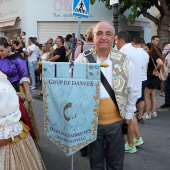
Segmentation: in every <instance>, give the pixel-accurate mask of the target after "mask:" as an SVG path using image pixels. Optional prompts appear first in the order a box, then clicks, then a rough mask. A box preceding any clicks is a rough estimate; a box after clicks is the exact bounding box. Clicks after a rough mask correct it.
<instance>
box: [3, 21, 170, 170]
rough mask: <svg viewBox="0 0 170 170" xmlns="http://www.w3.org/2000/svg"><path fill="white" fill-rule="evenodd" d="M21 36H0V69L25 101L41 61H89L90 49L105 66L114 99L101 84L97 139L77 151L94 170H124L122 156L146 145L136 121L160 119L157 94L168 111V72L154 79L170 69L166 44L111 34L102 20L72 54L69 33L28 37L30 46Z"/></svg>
mask: <svg viewBox="0 0 170 170" xmlns="http://www.w3.org/2000/svg"><path fill="white" fill-rule="evenodd" d="M25 34H26V33H25V32H22V33H21V36H20V37H17V38H16V40H13V41H10V40H9V39H8V38H7V37H3V38H0V71H1V72H3V73H5V74H6V75H7V78H8V80H9V81H10V83H11V84H12V85H13V87H14V88H15V90H16V91H17V92H19V91H20V86H21V85H22V87H23V89H24V93H25V99H26V100H27V102H31V100H32V97H31V93H30V90H34V89H35V88H36V83H37V79H38V80H41V71H42V70H41V69H42V68H41V61H42V60H44V61H49V62H73V61H75V62H80V63H86V62H91V61H90V60H89V59H88V57H87V56H88V55H87V54H85V51H87V50H89V51H90V52H91V53H90V54H91V55H92V56H93V57H94V61H95V62H97V63H107V64H108V67H107V68H101V71H102V73H103V75H104V77H105V78H106V80H107V84H108V85H109V86H110V87H111V88H112V91H114V97H115V99H116V100H112V97H111V94H110V92H109V90H108V89H107V88H106V87H105V85H104V83H103V82H102V81H101V84H100V103H99V113H98V130H97V140H96V141H94V142H93V143H91V144H90V145H89V146H88V147H85V148H84V149H82V150H81V152H82V156H87V155H88V153H89V157H90V167H91V169H92V170H94V169H104V167H105V166H106V169H108V170H113V169H117V170H123V159H124V153H125V152H129V153H135V152H137V148H136V147H137V146H139V145H142V144H143V143H144V140H143V139H142V137H141V136H140V132H139V129H138V123H140V124H144V121H145V120H146V119H151V118H153V117H157V116H158V114H157V112H156V105H157V104H156V90H160V95H161V96H163V97H165V103H164V105H162V106H161V108H166V107H170V70H169V74H168V77H167V78H166V80H165V81H164V82H163V81H162V82H161V80H160V79H159V77H158V74H159V70H160V68H161V67H162V66H163V65H166V66H168V67H169V69H170V57H169V54H170V43H168V42H167V43H164V44H163V47H162V49H160V48H159V47H158V43H159V37H158V36H153V37H151V42H149V43H145V42H144V40H143V39H142V38H141V37H135V38H134V39H133V40H131V36H130V34H129V33H128V31H120V32H118V33H116V34H115V32H114V27H113V26H112V25H111V24H110V23H108V22H106V21H102V22H99V23H98V24H96V25H95V26H91V27H90V28H89V29H88V30H87V32H86V36H85V37H84V36H83V35H82V34H81V36H80V37H81V39H80V40H77V41H76V48H75V53H73V54H74V55H73V54H72V35H71V34H68V35H66V37H65V38H63V37H62V36H57V37H56V39H55V41H54V42H53V39H52V38H49V39H48V40H47V41H46V42H44V43H43V44H39V43H38V42H37V38H36V37H29V38H28V46H27V45H25V43H26V40H25ZM26 47H27V48H26ZM29 76H30V77H29ZM136 111H137V114H136V115H135V114H134V113H135V112H136ZM106 115H107V116H106ZM124 120H125V121H126V124H127V125H128V133H127V142H126V143H125V138H124V134H123V133H122V125H123V122H124ZM0 141H1V139H0ZM87 148H89V150H88V149H87Z"/></svg>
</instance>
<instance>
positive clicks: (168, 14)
mask: <svg viewBox="0 0 170 170" xmlns="http://www.w3.org/2000/svg"><path fill="white" fill-rule="evenodd" d="M95 1H96V0H90V3H91V4H94V3H95ZM98 1H102V2H105V6H106V8H108V9H112V6H110V5H109V3H110V0H98ZM119 3H120V8H119V14H121V15H123V13H124V12H125V11H126V10H127V9H130V13H129V16H128V20H129V21H130V22H131V23H134V22H135V18H137V17H139V15H141V14H142V15H143V16H144V17H146V18H148V19H149V20H151V21H152V22H154V23H155V24H156V25H157V26H158V29H157V34H158V36H159V37H160V40H161V42H168V36H169V27H170V0H119ZM154 6H155V7H156V8H157V9H158V11H159V12H160V16H153V15H151V14H150V13H149V12H148V9H150V8H151V7H154Z"/></svg>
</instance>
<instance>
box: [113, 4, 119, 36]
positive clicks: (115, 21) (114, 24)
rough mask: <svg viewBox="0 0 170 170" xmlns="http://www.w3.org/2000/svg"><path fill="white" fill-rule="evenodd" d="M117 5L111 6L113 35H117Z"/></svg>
mask: <svg viewBox="0 0 170 170" xmlns="http://www.w3.org/2000/svg"><path fill="white" fill-rule="evenodd" d="M118 22H119V20H118V3H116V4H114V5H113V26H114V28H115V33H118Z"/></svg>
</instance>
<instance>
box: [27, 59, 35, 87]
mask: <svg viewBox="0 0 170 170" xmlns="http://www.w3.org/2000/svg"><path fill="white" fill-rule="evenodd" d="M36 65H37V60H36V61H28V69H29V72H30V76H31V79H32V87H35V85H36V79H35V68H36Z"/></svg>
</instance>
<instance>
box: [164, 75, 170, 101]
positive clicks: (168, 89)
mask: <svg viewBox="0 0 170 170" xmlns="http://www.w3.org/2000/svg"><path fill="white" fill-rule="evenodd" d="M164 89H165V103H167V104H170V73H169V74H168V78H167V79H166V80H165V84H164Z"/></svg>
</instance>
